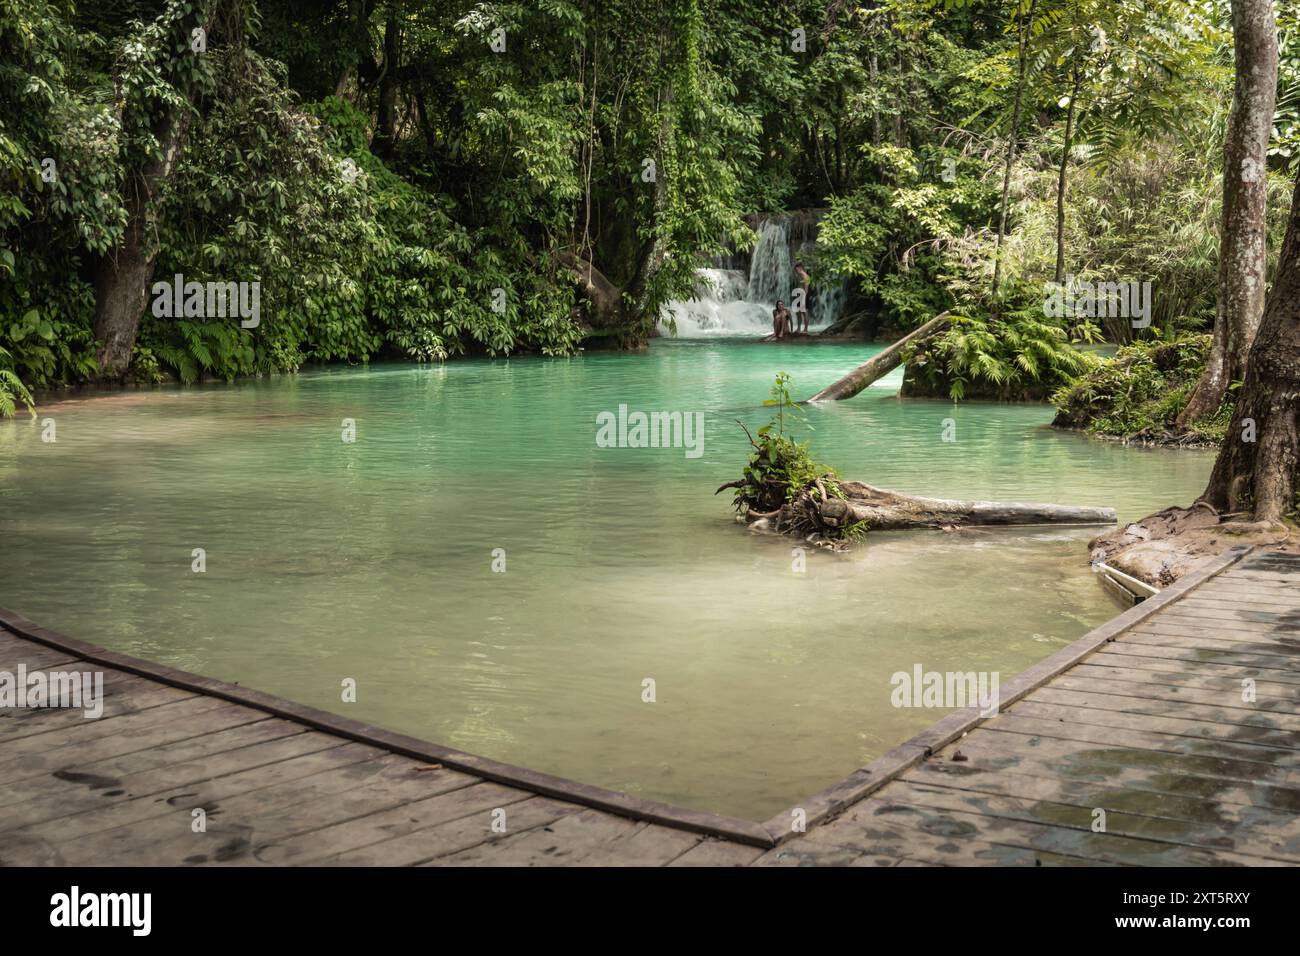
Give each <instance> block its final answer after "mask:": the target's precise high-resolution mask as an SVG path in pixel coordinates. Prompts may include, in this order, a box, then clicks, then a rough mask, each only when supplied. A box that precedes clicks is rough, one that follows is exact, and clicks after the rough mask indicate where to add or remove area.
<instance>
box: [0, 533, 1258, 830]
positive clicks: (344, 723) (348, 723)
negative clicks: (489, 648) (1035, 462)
mask: <svg viewBox="0 0 1300 956" xmlns="http://www.w3.org/2000/svg"><path fill="white" fill-rule="evenodd" d="M1251 550H1252V549H1251V548H1250V547H1248V546H1244V545H1242V546H1238V547H1235V548H1230V549H1229V550H1227V551H1225V552H1224V553H1223V554H1221V555H1219V556H1218V557H1217V558H1212V559H1210V561H1208V562H1207V563H1206V564H1205V565H1204V566H1202V567H1201V568H1199V569H1197V570H1196V571H1193V572H1191V573H1189V574H1187V575H1185V576H1184V577H1183V578H1182V579H1180V580H1179V581H1178V582H1177V583H1175V584H1173V585H1171V586H1170V587H1168V588H1165V589H1164V590H1163V591H1161V592H1160V593H1158V594H1156V595H1155V596H1153V597H1151V598H1148V599H1147V600H1146V601H1143V602H1142V603H1141V604H1138V605H1136V606H1135V607H1132V608H1130V609H1129V610H1127V611H1124V612H1123V613H1121V614H1119V615H1117V616H1116V617H1113V618H1111V619H1110V620H1109V621H1107V622H1106V623H1105V624H1102V625H1101V626H1100V627H1097V628H1095V629H1093V630H1092V631H1089V632H1088V633H1087V634H1085V635H1084V636H1083V637H1081V638H1079V639H1078V640H1077V641H1074V642H1073V643H1071V644H1068V645H1066V646H1065V647H1063V648H1062V649H1061V650H1059V651H1057V652H1056V653H1055V654H1052V655H1051V656H1050V657H1047V658H1045V659H1044V660H1041V661H1039V662H1038V663H1037V664H1035V665H1033V666H1032V667H1030V668H1029V669H1028V670H1025V671H1023V672H1022V673H1021V674H1019V675H1017V676H1016V677H1015V678H1013V679H1012V680H1011V681H1009V682H1008V683H1007V684H1006V686H1004V687H1002V688H1000V692H999V695H998V711H997V712H1001V710H1003V709H1004V708H1006V707H1008V706H1010V705H1011V704H1012V703H1014V702H1015V701H1017V700H1019V699H1020V698H1022V697H1024V696H1025V695H1027V694H1028V693H1030V692H1031V691H1033V690H1036V689H1037V688H1039V687H1041V686H1043V685H1044V684H1046V683H1047V682H1048V681H1050V680H1052V679H1053V678H1055V677H1057V676H1058V675H1060V674H1062V673H1064V672H1065V671H1067V670H1069V669H1070V668H1071V667H1073V666H1074V665H1075V664H1077V663H1078V662H1079V661H1080V660H1082V659H1083V658H1085V657H1087V656H1088V655H1089V654H1091V653H1093V652H1094V651H1096V650H1098V649H1099V648H1101V647H1102V646H1103V645H1105V644H1108V643H1110V642H1111V641H1114V640H1115V639H1116V638H1117V637H1119V636H1120V635H1121V634H1123V633H1124V632H1125V631H1127V630H1128V629H1129V628H1130V627H1132V626H1133V625H1135V624H1137V623H1138V622H1140V621H1143V620H1145V619H1146V618H1148V617H1151V616H1152V615H1154V614H1156V613H1158V612H1159V611H1161V610H1163V609H1164V608H1166V607H1168V606H1169V605H1170V604H1173V603H1174V602H1175V601H1177V600H1179V599H1180V598H1182V597H1183V596H1185V595H1186V594H1187V593H1189V592H1190V591H1192V590H1193V589H1195V588H1196V587H1198V586H1199V585H1201V584H1203V583H1204V582H1205V581H1208V580H1209V579H1210V578H1212V577H1214V576H1215V575H1217V574H1220V573H1221V572H1223V571H1225V570H1227V569H1228V568H1229V567H1231V566H1232V565H1234V564H1236V563H1237V562H1238V561H1240V560H1241V559H1242V558H1244V557H1245V556H1246V555H1247V554H1249V553H1250V551H1251ZM0 626H3V627H5V628H7V629H8V630H10V631H12V632H13V633H15V634H17V635H19V636H20V637H24V638H26V639H28V640H30V641H34V642H36V643H38V644H44V645H46V646H48V647H53V648H56V649H58V650H62V651H66V652H68V653H69V654H72V655H74V656H75V657H77V658H79V659H81V660H84V661H88V662H90V663H94V664H103V665H104V666H106V667H112V668H115V669H117V670H121V671H126V672H127V673H131V674H137V675H139V676H141V677H147V678H149V679H151V680H155V681H158V682H159V683H162V684H167V685H169V686H172V687H180V688H183V689H186V690H193V691H195V692H197V693H200V694H207V695H209V696H211V697H218V698H221V699H223V700H229V701H232V702H234V703H237V704H243V705H244V706H246V707H252V708H254V709H256V710H261V711H265V712H267V713H270V714H274V715H275V716H277V717H284V718H287V719H289V720H293V721H296V722H298V723H300V724H304V725H305V726H308V727H311V728H314V729H316V730H321V731H324V732H326V733H330V734H334V735H336V736H339V737H343V738H345V739H348V740H354V741H357V742H359V743H365V744H371V745H373V746H376V747H380V748H382V749H384V750H388V751H390V752H392V753H396V754H401V755H402V756H406V757H411V758H414V759H416V760H425V761H429V762H432V763H440V764H443V765H444V766H447V767H450V768H452V769H453V770H460V771H463V772H465V773H469V774H473V775H475V776H478V777H482V778H483V779H485V780H491V781H493V782H495V783H501V784H505V785H507V786H513V787H518V788H519V789H521V790H527V791H530V792H532V793H537V794H540V795H542V796H547V797H554V798H556V799H560V800H566V801H568V802H570V803H576V804H579V805H581V806H586V807H591V808H593V809H597V810H604V811H607V812H609V813H613V814H616V815H618V816H623V817H630V818H632V819H634V820H642V821H646V822H649V823H657V824H661V825H663V826H668V827H674V828H676V829H680V830H688V831H691V832H694V833H703V834H705V835H707V836H717V837H722V838H724V839H728V840H733V841H735V842H738V843H744V844H747V845H749V846H757V847H763V848H770V847H774V846H777V845H779V844H781V843H784V842H785V841H786V840H789V839H791V838H792V837H795V836H798V835H799V832H800V831H796V830H794V829H793V828H792V827H791V826H790V816H789V812H783V813H779V814H777V815H776V816H774V817H772V818H771V819H769V820H767V821H766V822H764V823H761V824H760V823H755V822H753V821H749V820H741V819H739V818H737V817H727V816H722V815H720V814H715V813H709V812H707V811H703V810H691V809H689V808H687V807H678V806H673V805H671V804H666V803H659V802H657V801H654V800H646V799H643V798H641V797H634V796H632V795H630V794H627V793H623V792H620V791H617V790H607V789H605V788H604V787H596V786H592V785H590V784H585V783H579V782H578V781H576V780H568V779H565V778H563V777H556V776H552V775H551V774H547V773H541V772H539V771H536V770H529V769H527V768H526V767H519V766H515V765H514V764H507V763H502V762H500V761H497V760H491V759H489V758H487V757H480V756H478V755H476V754H470V753H466V752H464V751H461V750H455V749H453V748H450V747H444V746H442V745H440V744H434V743H430V742H428V741H425V740H420V739H419V738H416V737H409V736H407V735H405V734H399V733H396V732H394V731H391V730H385V729H383V728H382V727H375V726H373V725H371V724H366V723H362V722H361V721H358V720H352V719H351V718H348V717H340V716H338V715H337V714H332V713H329V712H328V711H323V710H318V709H317V708H315V707H309V706H307V705H305V704H298V703H294V702H293V701H290V700H286V699H284V698H282V697H277V696H275V695H273V694H267V693H263V692H262V691H258V690H252V689H250V688H246V687H240V686H238V685H236V684H229V683H226V682H225V681H221V680H217V679H216V678H212V677H204V676H202V675H200V674H194V673H191V672H189V671H183V670H178V669H176V668H173V667H168V666H166V665H164V664H158V663H155V662H153V661H147V660H143V659H141V658H138V657H131V656H130V655H127V654H120V653H118V652H117V651H111V650H108V649H107V648H104V647H100V646H99V645H97V644H91V643H88V642H86V641H81V640H78V639H76V638H71V637H67V636H65V635H63V634H60V633H58V632H57V631H52V630H50V629H49V628H45V627H41V626H40V625H39V624H35V623H33V622H32V621H29V620H27V618H25V617H23V616H22V615H20V614H18V613H17V612H15V611H11V610H9V609H7V608H0ZM987 719H989V718H987V717H985V716H983V715H982V714H981V713H980V709H979V708H978V707H972V708H967V709H964V710H959V711H956V712H954V713H951V714H949V715H948V716H946V717H944V718H943V719H941V720H939V721H938V722H937V723H935V724H933V725H932V726H930V727H929V728H928V729H926V730H924V731H922V732H921V733H920V734H918V735H917V736H915V737H913V738H912V739H910V740H908V741H907V742H906V743H903V744H900V745H899V746H897V747H895V748H893V749H892V750H890V751H888V752H886V753H885V754H883V755H881V756H880V757H878V758H876V759H875V760H873V761H872V762H871V763H869V764H867V765H866V766H865V767H861V768H859V769H857V770H855V771H853V773H851V774H849V776H847V777H845V778H844V779H843V780H840V781H839V782H837V783H835V784H832V785H831V786H830V787H827V788H826V789H825V790H822V791H820V792H818V793H816V794H813V795H812V796H810V797H809V798H808V799H806V800H804V801H802V802H801V803H800V805H799V807H798V809H801V810H802V811H803V812H804V820H805V823H806V825H807V826H813V825H816V824H818V823H821V822H824V821H826V820H828V819H829V818H831V817H834V816H836V815H838V814H839V813H840V812H842V811H843V810H844V809H846V808H847V807H849V806H850V805H852V804H854V803H856V802H857V801H859V800H861V799H862V798H863V797H866V796H868V795H869V794H871V793H872V792H873V791H875V790H878V789H879V788H881V787H883V786H884V785H885V784H886V783H888V782H889V781H890V780H893V779H895V778H896V777H898V776H899V775H900V774H902V773H903V772H904V771H905V770H908V769H909V768H911V767H913V766H914V765H916V764H917V763H919V762H920V761H921V760H923V759H925V758H926V757H928V756H930V755H931V754H932V753H934V752H935V751H936V750H939V749H941V748H942V747H945V746H947V745H948V744H949V743H951V742H952V741H954V740H956V739H957V738H958V737H961V736H962V735H964V734H966V733H967V732H969V731H970V730H972V729H973V728H975V727H977V726H978V725H979V724H982V723H983V722H984V721H985V720H987Z"/></svg>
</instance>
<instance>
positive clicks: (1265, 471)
mask: <svg viewBox="0 0 1300 956" xmlns="http://www.w3.org/2000/svg"><path fill="white" fill-rule="evenodd" d="M1297 467H1300V175H1298V176H1297V179H1296V191H1295V196H1294V197H1293V199H1292V201H1291V218H1290V221H1289V223H1288V225H1287V233H1286V240H1285V242H1283V244H1282V255H1281V259H1280V261H1279V263H1278V270H1277V276H1276V277H1275V278H1274V280H1273V288H1272V291H1271V292H1270V294H1269V298H1268V306H1267V308H1266V310H1265V312H1264V318H1263V321H1262V322H1261V323H1260V326H1259V331H1258V333H1257V334H1256V336H1255V341H1254V344H1253V345H1252V347H1251V350H1250V356H1249V362H1248V363H1247V365H1246V379H1245V381H1244V382H1243V384H1242V387H1241V390H1240V392H1238V395H1237V404H1236V410H1235V411H1234V413H1233V416H1232V424H1231V425H1230V426H1229V427H1228V434H1227V437H1226V438H1225V439H1224V442H1223V447H1222V448H1221V449H1220V451H1219V458H1218V460H1217V461H1216V462H1215V465H1214V472H1213V474H1212V475H1211V476H1210V483H1209V485H1208V486H1207V487H1206V489H1205V493H1204V494H1203V495H1202V496H1201V499H1202V500H1203V501H1204V502H1205V503H1207V504H1209V505H1210V506H1211V507H1213V508H1214V509H1215V510H1216V511H1218V512H1219V513H1220V514H1230V513H1234V512H1240V511H1246V510H1249V512H1250V514H1251V516H1252V518H1253V519H1254V521H1255V522H1257V523H1260V524H1264V525H1270V524H1276V523H1278V522H1280V521H1281V520H1282V518H1283V517H1284V516H1285V515H1286V514H1287V513H1289V512H1291V511H1292V510H1294V509H1295V507H1296V470H1297Z"/></svg>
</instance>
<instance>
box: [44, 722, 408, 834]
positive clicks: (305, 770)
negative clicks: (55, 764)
mask: <svg viewBox="0 0 1300 956" xmlns="http://www.w3.org/2000/svg"><path fill="white" fill-rule="evenodd" d="M380 756H383V757H391V755H388V754H385V753H384V752H383V751H381V750H378V749H377V748H375V747H368V746H366V745H365V744H358V743H342V744H338V745H337V746H331V747H328V749H323V750H316V751H310V752H307V753H302V754H296V753H295V755H291V756H289V757H287V758H286V759H283V760H279V761H276V762H274V763H268V764H263V765H259V766H256V767H253V768H251V769H247V770H240V771H237V772H235V773H230V774H225V775H223V776H218V777H214V778H212V779H211V780H204V781H199V782H197V783H195V782H187V783H184V784H181V785H179V786H175V787H172V788H171V789H170V790H163V791H161V792H158V793H154V794H149V795H146V796H141V797H137V798H135V799H130V800H124V801H118V802H115V803H112V804H110V805H108V806H102V807H96V808H94V809H91V810H86V811H84V812H81V813H76V814H73V815H72V816H63V817H58V818H56V819H53V820H49V821H47V822H44V823H38V824H34V825H32V826H29V827H25V828H24V829H23V830H22V831H21V832H22V833H24V834H26V835H29V836H33V837H36V838H39V839H41V840H44V841H46V842H48V843H51V844H53V843H60V842H67V841H71V840H84V839H85V838H86V837H89V836H91V835H92V834H96V833H102V832H104V831H109V830H111V831H114V832H113V834H112V835H111V837H110V838H109V839H110V840H111V843H110V845H109V846H108V847H106V849H107V850H110V851H113V852H115V851H116V850H119V849H121V848H122V847H124V846H126V845H127V844H128V843H129V842H130V841H132V840H134V841H136V842H139V843H142V844H143V843H149V842H152V841H153V840H155V839H157V835H158V833H159V832H160V831H162V830H166V829H167V827H168V826H169V824H167V823H164V822H162V819H161V818H165V817H174V816H177V815H178V813H177V811H179V815H180V816H182V817H183V818H184V819H183V821H182V823H183V826H184V827H188V826H189V820H190V811H192V810H193V809H194V808H196V807H201V808H204V809H205V810H213V811H217V812H218V813H220V812H223V811H224V801H226V800H229V799H235V798H245V799H250V798H251V800H253V801H256V802H257V803H258V804H259V805H260V806H261V807H263V810H264V812H270V811H271V810H272V809H274V808H276V807H277V806H282V805H283V804H285V803H294V802H301V801H305V800H307V799H309V798H311V797H312V796H315V795H318V793H319V792H320V789H321V788H320V784H321V782H323V781H329V782H330V784H331V785H332V786H335V787H338V789H346V788H347V787H348V786H357V785H360V784H357V783H355V781H356V779H357V771H356V770H355V769H354V768H355V765H358V764H362V763H366V762H368V761H374V760H375V759H376V758H378V757H380ZM391 759H393V760H398V759H401V758H395V757H394V758H391ZM372 766H373V765H372ZM254 794H255V795H256V796H253V795H254ZM142 822H145V823H147V826H144V827H141V828H140V829H139V830H137V831H128V828H129V827H130V826H131V825H132V824H135V823H142ZM106 855H108V856H111V855H112V852H110V853H108V854H106Z"/></svg>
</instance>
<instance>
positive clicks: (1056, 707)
mask: <svg viewBox="0 0 1300 956" xmlns="http://www.w3.org/2000/svg"><path fill="white" fill-rule="evenodd" d="M1045 689H1046V688H1045ZM1006 716H1009V717H1029V718H1033V719H1035V720H1040V721H1045V722H1053V721H1055V722H1061V723H1077V724H1085V725H1088V726H1093V727H1100V728H1119V729H1121V730H1127V731H1149V732H1153V733H1158V734H1171V735H1175V736H1181V737H1187V738H1189V739H1192V740H1217V741H1223V742H1226V743H1231V744H1237V745H1241V746H1242V747H1263V748H1265V749H1269V750H1277V751H1280V752H1282V753H1287V754H1292V755H1297V754H1300V734H1295V733H1286V732H1279V731H1269V730H1262V729H1258V728H1247V729H1246V734H1245V735H1243V734H1242V728H1241V727H1240V726H1238V725H1235V724H1223V723H1216V722H1214V721H1209V720H1198V719H1196V718H1193V717H1188V716H1178V717H1163V716H1156V715H1153V714H1133V713H1126V712H1124V711H1121V710H1117V709H1115V708H1113V707H1109V708H1107V707H1090V706H1088V705H1087V704H1084V703H1080V702H1077V701H1076V702H1072V703H1069V704H1062V703H1060V702H1053V701H1052V700H1051V699H1049V698H1044V697H1042V696H1041V692H1039V693H1036V694H1035V695H1034V696H1033V698H1031V699H1029V700H1022V701H1020V702H1019V703H1017V704H1015V705H1013V706H1012V708H1011V710H1009V711H1007V714H1006ZM1052 736H1059V735H1056V734H1053V735H1052ZM1242 752H1243V753H1245V752H1246V751H1244V750H1243V751H1242Z"/></svg>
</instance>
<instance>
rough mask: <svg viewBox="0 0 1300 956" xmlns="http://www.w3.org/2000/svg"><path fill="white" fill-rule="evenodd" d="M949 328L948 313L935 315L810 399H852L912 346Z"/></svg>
mask: <svg viewBox="0 0 1300 956" xmlns="http://www.w3.org/2000/svg"><path fill="white" fill-rule="evenodd" d="M947 327H948V313H947V312H944V313H943V314H941V315H937V316H935V317H934V318H933V319H931V320H930V321H929V322H927V323H925V325H923V326H921V327H920V328H919V329H914V330H913V331H911V332H909V333H908V334H907V335H905V336H903V337H902V338H901V339H899V340H898V341H897V342H895V343H894V344H893V345H891V346H889V348H887V349H885V350H884V351H883V352H880V353H878V354H876V355H873V356H872V357H871V358H870V359H868V360H867V361H865V362H863V363H862V364H861V365H859V366H858V367H857V368H855V369H854V370H853V371H852V372H850V373H849V374H848V375H845V376H844V377H843V378H841V379H840V380H839V381H837V382H835V383H833V384H831V385H828V386H826V387H825V388H823V389H822V390H821V391H820V392H818V393H817V394H816V395H814V396H813V397H812V398H810V399H808V401H810V402H835V401H841V400H843V399H846V398H852V397H853V396H854V395H856V394H858V392H860V391H862V390H863V389H864V388H866V387H867V386H868V385H870V384H871V383H872V382H874V381H876V380H877V379H879V378H883V377H884V376H886V375H888V374H889V373H890V372H892V371H893V370H894V369H896V368H898V365H899V363H900V362H902V361H903V352H904V351H905V350H906V349H907V347H908V346H909V345H912V344H913V343H918V342H923V341H925V340H926V339H928V338H929V337H930V336H932V335H936V334H938V333H939V332H942V331H943V330H944V329H946V328H947Z"/></svg>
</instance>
